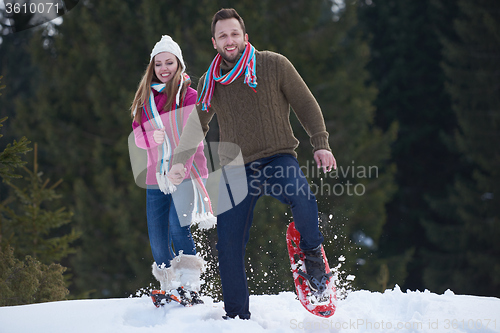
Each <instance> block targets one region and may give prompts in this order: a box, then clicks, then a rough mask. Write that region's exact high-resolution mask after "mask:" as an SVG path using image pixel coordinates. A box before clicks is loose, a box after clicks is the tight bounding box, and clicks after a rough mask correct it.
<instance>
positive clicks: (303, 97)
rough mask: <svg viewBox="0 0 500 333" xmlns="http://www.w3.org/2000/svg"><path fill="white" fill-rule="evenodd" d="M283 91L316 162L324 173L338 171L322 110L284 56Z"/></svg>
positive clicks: (282, 61) (281, 77)
mask: <svg viewBox="0 0 500 333" xmlns="http://www.w3.org/2000/svg"><path fill="white" fill-rule="evenodd" d="M280 68H281V73H280V74H281V75H280V79H281V80H280V83H281V90H282V92H283V93H284V94H285V96H286V98H287V100H288V102H289V103H290V106H291V107H292V109H293V111H294V112H295V114H296V115H297V118H298V119H299V121H300V123H301V124H302V127H304V129H305V130H306V132H307V134H308V135H309V137H310V142H311V145H312V146H313V152H314V160H315V161H316V164H317V165H318V168H320V167H322V168H323V171H324V172H327V171H331V170H332V168H333V169H337V162H336V160H335V157H334V156H333V154H332V153H331V149H330V145H329V143H328V136H329V134H328V132H327V131H326V125H325V121H324V119H323V113H322V112H321V108H320V106H319V104H318V102H317V101H316V99H315V98H314V96H313V94H312V93H311V91H310V90H309V88H308V87H307V85H306V83H305V82H304V80H303V79H302V77H301V76H300V74H299V73H298V72H297V70H296V69H295V67H294V66H293V65H292V63H291V62H290V61H289V60H288V59H287V58H286V57H283V56H282V59H281V67H280Z"/></svg>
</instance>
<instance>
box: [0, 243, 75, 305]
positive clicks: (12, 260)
mask: <svg viewBox="0 0 500 333" xmlns="http://www.w3.org/2000/svg"><path fill="white" fill-rule="evenodd" d="M65 270H66V268H64V267H62V266H61V265H59V264H50V265H45V264H42V263H40V262H39V261H38V260H36V259H34V258H32V257H31V256H26V257H25V258H24V261H20V260H18V259H17V258H16V257H15V256H14V250H13V249H12V248H11V247H7V248H6V249H5V250H4V249H2V248H0V306H13V305H22V304H32V303H40V302H52V301H61V300H63V299H65V298H66V296H67V294H68V293H69V291H68V289H66V286H65V281H64V278H63V273H64V271H65Z"/></svg>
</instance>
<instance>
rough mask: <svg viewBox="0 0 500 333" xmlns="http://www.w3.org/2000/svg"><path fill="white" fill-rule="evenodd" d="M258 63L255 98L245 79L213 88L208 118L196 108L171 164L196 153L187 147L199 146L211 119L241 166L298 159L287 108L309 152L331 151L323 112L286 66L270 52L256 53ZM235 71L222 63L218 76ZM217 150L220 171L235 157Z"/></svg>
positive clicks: (283, 58) (281, 57) (296, 76)
mask: <svg viewBox="0 0 500 333" xmlns="http://www.w3.org/2000/svg"><path fill="white" fill-rule="evenodd" d="M256 60H257V64H256V74H257V87H256V88H255V89H256V91H257V92H255V91H254V90H253V89H251V88H250V87H249V86H248V85H247V84H245V83H244V82H243V79H244V77H243V76H244V75H241V76H240V77H239V78H238V79H236V80H235V81H234V82H233V83H230V84H229V85H222V84H219V83H216V84H215V89H214V94H213V97H212V100H211V106H210V107H209V108H208V112H207V111H202V110H201V105H197V113H196V112H192V113H191V115H190V118H189V119H188V123H187V124H186V127H185V128H184V131H183V134H182V136H181V141H180V143H179V146H178V147H177V148H176V149H175V152H174V158H173V161H172V164H176V163H183V164H184V163H185V162H186V161H187V160H188V159H189V157H190V156H191V155H192V154H193V153H194V152H195V150H194V149H190V147H197V146H198V144H199V143H200V141H202V140H203V138H204V136H205V135H206V133H207V132H208V123H209V122H210V120H211V119H212V117H213V116H214V114H217V121H218V124H219V133H220V142H221V143H222V142H230V143H234V144H236V145H237V146H238V147H239V148H240V149H241V152H242V155H243V160H244V162H245V163H249V162H252V161H255V160H257V159H260V158H264V157H268V156H271V155H274V154H280V153H281V154H283V153H285V154H292V155H294V156H296V153H295V148H297V146H298V144H299V141H298V140H297V139H296V138H295V136H294V135H293V131H292V126H291V125H290V106H291V107H292V109H293V111H294V112H295V114H296V115H297V118H298V119H299V121H300V123H301V124H302V126H303V127H304V129H305V130H306V132H307V134H308V135H309V137H310V142H311V144H312V146H313V150H314V151H316V150H318V149H327V150H330V147H329V144H328V132H327V131H326V127H325V122H324V120H323V115H322V113H321V109H320V107H319V105H318V103H317V102H316V99H315V98H314V96H313V95H312V93H311V92H310V90H309V88H308V87H307V86H306V84H305V82H304V81H303V80H302V78H301V77H300V75H299V73H298V72H297V71H296V70H295V68H294V67H293V65H292V64H291V63H290V61H289V60H288V59H287V58H285V57H284V56H282V55H280V54H277V53H274V52H269V51H262V52H259V51H256ZM233 66H234V64H233ZM233 66H231V67H229V66H228V64H227V63H226V62H225V61H222V63H221V70H222V72H223V73H226V72H228V71H230V70H231V69H232V67H233ZM205 75H206V73H205V74H204V75H203V76H202V77H201V78H200V81H199V84H198V92H200V91H201V90H202V88H203V82H204V81H205ZM200 125H201V131H200ZM222 146H223V145H221V146H220V147H222ZM220 147H219V155H220V159H221V164H222V165H225V164H228V163H229V162H231V160H232V159H234V158H235V157H236V156H235V154H234V152H232V153H231V152H227V151H222V150H221V148H220Z"/></svg>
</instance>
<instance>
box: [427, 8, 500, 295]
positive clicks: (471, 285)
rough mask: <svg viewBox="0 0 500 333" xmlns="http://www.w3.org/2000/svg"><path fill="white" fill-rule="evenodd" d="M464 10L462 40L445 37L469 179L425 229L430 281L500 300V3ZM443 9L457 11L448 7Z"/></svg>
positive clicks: (457, 139) (463, 178) (457, 24)
mask: <svg viewBox="0 0 500 333" xmlns="http://www.w3.org/2000/svg"><path fill="white" fill-rule="evenodd" d="M457 4H458V13H457V14H456V18H455V20H454V21H453V32H454V34H450V33H446V31H441V36H442V42H443V46H444V49H443V54H444V60H445V61H444V62H443V69H444V71H445V73H446V81H447V92H448V93H449V95H450V97H451V100H452V106H453V111H454V112H455V115H456V117H457V120H458V125H459V126H458V128H457V130H456V131H455V133H454V136H453V137H452V138H453V143H454V144H455V147H456V148H457V150H458V151H459V152H460V153H461V154H462V160H461V163H462V165H466V166H468V167H469V168H468V170H469V172H467V173H460V174H457V176H456V179H455V183H454V186H453V188H452V189H451V190H450V191H449V196H448V198H447V199H448V200H447V201H446V202H439V203H437V204H436V206H437V207H436V210H437V211H439V212H440V213H441V217H442V218H441V219H436V220H430V221H427V223H426V224H425V226H426V229H427V235H428V237H429V239H430V240H431V241H432V243H433V245H434V247H433V248H430V249H429V250H428V251H426V259H427V261H428V267H426V269H425V271H424V281H425V283H426V285H428V286H430V288H432V289H433V290H436V291H439V292H441V291H444V290H445V289H447V288H450V289H452V290H453V291H455V292H458V293H467V294H478V295H488V296H497V297H498V296H499V295H500V280H499V279H498V276H499V275H498V274H499V272H500V262H499V259H498V258H499V256H500V246H499V244H498V241H497V240H498V238H499V237H500V210H499V209H500V208H499V207H500V205H499V204H498V203H499V189H500V174H499V170H500V157H499V150H498V147H499V145H500V128H499V127H500V121H499V119H500V116H499V115H500V109H499V108H500V98H499V95H498V86H499V84H500V79H499V76H498V72H499V69H500V64H499V62H498V57H499V56H500V37H499V35H498V31H499V29H500V17H499V15H498V13H499V11H500V4H499V3H498V1H494V0H481V1H465V0H461V1H458V2H457ZM437 5H438V6H440V8H443V9H448V8H450V3H449V2H448V1H443V0H441V1H437ZM451 8H453V7H451ZM446 218H448V219H446ZM443 220H444V221H449V222H447V223H443Z"/></svg>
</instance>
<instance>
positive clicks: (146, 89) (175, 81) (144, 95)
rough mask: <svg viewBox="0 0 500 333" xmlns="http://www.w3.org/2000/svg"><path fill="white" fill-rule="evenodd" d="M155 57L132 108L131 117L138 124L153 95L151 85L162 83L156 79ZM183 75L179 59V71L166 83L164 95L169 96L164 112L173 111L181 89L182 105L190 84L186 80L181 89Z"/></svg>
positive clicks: (143, 78) (145, 74) (136, 94)
mask: <svg viewBox="0 0 500 333" xmlns="http://www.w3.org/2000/svg"><path fill="white" fill-rule="evenodd" d="M155 57H156V56H155ZM155 57H153V60H151V62H150V63H149V65H148V67H147V68H146V71H145V72H144V75H143V76H142V79H141V81H140V82H139V86H138V87H137V91H136V93H135V97H134V100H133V102H132V105H131V106H130V116H131V117H132V119H133V120H135V121H136V122H137V123H138V124H140V123H141V117H142V108H143V107H144V104H145V103H146V102H147V100H148V99H149V95H150V93H151V83H153V82H158V83H161V82H160V80H159V79H158V77H156V74H155V70H154V65H155ZM176 58H177V57H176ZM181 75H182V66H181V64H180V61H179V59H177V70H176V71H175V74H174V77H173V78H172V79H171V80H170V81H168V82H167V83H166V86H165V90H163V93H164V94H165V95H166V96H167V103H165V106H164V107H163V111H169V110H170V109H171V107H172V104H173V103H174V102H175V96H176V95H177V90H178V89H179V88H180V89H182V90H181V104H182V100H183V99H184V96H185V95H186V90H187V87H188V86H189V84H190V80H185V81H184V83H183V85H182V87H179V81H180V79H181ZM136 110H137V111H136ZM134 112H135V116H134ZM158 112H160V110H158Z"/></svg>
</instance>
